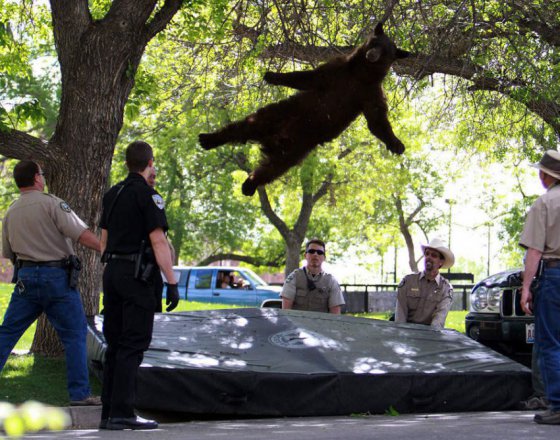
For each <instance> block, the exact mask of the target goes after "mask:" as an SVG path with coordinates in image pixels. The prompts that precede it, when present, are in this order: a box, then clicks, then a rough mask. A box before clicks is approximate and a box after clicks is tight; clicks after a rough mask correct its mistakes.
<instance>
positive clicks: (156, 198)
mask: <svg viewBox="0 0 560 440" xmlns="http://www.w3.org/2000/svg"><path fill="white" fill-rule="evenodd" d="M152 200H153V201H154V203H155V204H156V206H157V207H158V208H159V209H163V208H165V202H164V201H163V198H162V197H161V196H160V195H159V194H154V195H153V196H152Z"/></svg>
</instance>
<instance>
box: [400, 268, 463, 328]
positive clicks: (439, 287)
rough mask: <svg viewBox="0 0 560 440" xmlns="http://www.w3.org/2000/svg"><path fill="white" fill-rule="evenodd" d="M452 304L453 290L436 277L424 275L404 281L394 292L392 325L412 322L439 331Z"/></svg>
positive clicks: (442, 279) (447, 283)
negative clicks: (393, 319) (395, 301)
mask: <svg viewBox="0 0 560 440" xmlns="http://www.w3.org/2000/svg"><path fill="white" fill-rule="evenodd" d="M452 303H453V287H452V286H451V284H449V281H447V280H446V279H445V278H443V277H442V276H441V274H438V275H437V277H436V279H435V280H431V281H430V280H428V279H427V278H426V276H425V273H424V272H420V273H413V274H410V275H407V276H405V277H404V278H403V280H402V281H401V283H400V284H399V288H398V292H397V306H396V309H395V322H412V323H415V324H425V325H431V326H432V327H434V328H437V329H442V328H443V327H444V325H445V318H447V314H448V313H449V310H450V309H451V304H452Z"/></svg>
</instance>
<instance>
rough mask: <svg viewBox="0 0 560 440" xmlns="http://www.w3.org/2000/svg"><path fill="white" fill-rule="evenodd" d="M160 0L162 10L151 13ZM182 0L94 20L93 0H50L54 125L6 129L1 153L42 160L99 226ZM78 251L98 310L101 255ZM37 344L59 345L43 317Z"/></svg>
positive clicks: (127, 3)
mask: <svg viewBox="0 0 560 440" xmlns="http://www.w3.org/2000/svg"><path fill="white" fill-rule="evenodd" d="M157 3H160V9H159V11H158V12H157V13H155V14H154V15H153V16H152V13H153V11H154V8H155V6H156V4H157ZM181 4H182V1H181V0H166V1H165V2H164V4H163V5H161V2H157V1H156V0H121V1H119V2H113V3H112V5H111V8H110V10H109V12H108V13H107V14H106V16H105V17H104V18H103V19H102V20H99V21H94V20H93V19H92V17H91V14H90V11H89V7H88V2H87V0H72V1H68V0H51V10H52V19H53V31H54V37H55V45H56V50H57V54H58V59H59V62H60V70H61V80H62V95H61V102H60V109H59V116H58V120H57V125H56V130H55V132H54V135H53V136H52V138H51V139H50V141H49V142H48V144H47V143H45V142H42V141H40V140H39V139H36V138H33V137H32V136H29V135H26V134H25V133H22V132H18V131H15V130H14V131H12V132H9V133H5V132H0V153H2V154H4V155H6V156H8V157H13V158H17V159H28V158H31V159H34V160H36V161H37V162H39V163H40V164H41V166H42V167H43V169H44V170H45V172H46V177H47V186H48V189H49V192H50V193H52V194H55V195H57V196H58V197H60V198H62V199H63V200H65V201H66V202H68V204H69V205H70V206H71V207H72V209H73V210H74V211H75V212H76V213H77V214H78V215H79V216H80V217H81V218H82V219H83V220H84V221H85V222H86V223H87V224H88V226H89V227H90V228H91V230H92V231H94V232H95V231H96V230H97V224H98V223H99V216H100V206H101V199H102V196H103V193H104V191H105V189H106V187H107V179H108V176H109V172H110V169H111V160H112V157H113V152H114V148H115V145H116V143H117V137H118V134H119V132H120V130H121V127H122V124H123V113H124V106H125V104H126V101H127V99H128V96H129V94H130V91H131V90H132V87H133V85H134V76H135V73H136V70H137V68H138V65H139V63H140V59H141V56H142V53H143V52H144V49H145V47H146V44H147V43H148V41H150V39H151V38H153V36H154V35H156V34H157V33H158V32H160V31H161V30H162V29H163V28H164V27H165V26H166V25H167V23H168V22H169V20H171V18H172V17H173V16H174V15H175V13H176V12H177V10H178V9H179V8H180V6H181ZM76 251H77V254H78V256H79V257H80V258H81V260H82V261H83V263H84V265H83V270H82V274H81V279H80V283H79V288H80V291H81V293H82V298H83V303H84V308H85V312H86V315H94V314H96V313H97V312H98V309H99V292H100V263H99V255H97V254H96V253H95V252H93V251H91V250H88V249H84V248H83V247H82V246H77V249H76ZM31 350H32V351H34V352H41V353H45V354H48V355H56V354H59V353H60V351H61V350H60V344H58V343H57V341H56V339H55V338H54V332H53V331H52V330H51V329H48V326H46V325H45V321H44V319H43V320H41V321H40V323H39V325H38V327H37V332H36V335H35V339H34V342H33V345H32V347H31Z"/></svg>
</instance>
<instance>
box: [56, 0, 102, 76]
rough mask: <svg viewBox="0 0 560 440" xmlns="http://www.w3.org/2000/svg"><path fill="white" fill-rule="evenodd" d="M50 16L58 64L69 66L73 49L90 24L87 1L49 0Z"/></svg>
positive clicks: (90, 18)
mask: <svg viewBox="0 0 560 440" xmlns="http://www.w3.org/2000/svg"><path fill="white" fill-rule="evenodd" d="M51 15H52V21H53V34H54V43H55V46H56V51H57V53H58V59H59V63H60V65H61V66H65V65H68V64H70V59H71V58H72V56H73V53H74V50H73V48H74V47H76V46H77V45H78V44H79V42H80V37H81V35H82V34H83V33H84V32H85V31H86V30H87V29H88V27H89V26H90V24H91V23H92V17H91V14H90V12H89V6H88V0H75V1H67V0H51ZM61 68H62V67H61ZM63 74H64V72H63Z"/></svg>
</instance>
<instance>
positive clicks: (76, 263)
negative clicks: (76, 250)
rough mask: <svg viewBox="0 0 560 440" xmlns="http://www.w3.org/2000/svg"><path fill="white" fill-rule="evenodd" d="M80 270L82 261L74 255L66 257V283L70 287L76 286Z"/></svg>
mask: <svg viewBox="0 0 560 440" xmlns="http://www.w3.org/2000/svg"><path fill="white" fill-rule="evenodd" d="M81 270H82V262H81V261H80V259H79V258H78V257H77V256H76V255H70V256H69V257H68V285H69V286H70V288H71V289H75V288H76V287H78V279H79V278H80V272H81Z"/></svg>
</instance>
